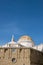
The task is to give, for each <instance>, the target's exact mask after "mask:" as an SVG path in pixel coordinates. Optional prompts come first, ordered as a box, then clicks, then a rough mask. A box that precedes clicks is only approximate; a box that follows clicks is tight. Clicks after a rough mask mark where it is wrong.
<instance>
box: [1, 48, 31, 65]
mask: <svg viewBox="0 0 43 65" xmlns="http://www.w3.org/2000/svg"><path fill="white" fill-rule="evenodd" d="M0 65H30V49H28V48H27V49H26V48H0Z"/></svg>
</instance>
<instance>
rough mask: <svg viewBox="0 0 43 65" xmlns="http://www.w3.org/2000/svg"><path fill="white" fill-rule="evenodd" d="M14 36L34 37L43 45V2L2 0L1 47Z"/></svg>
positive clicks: (0, 10)
mask: <svg viewBox="0 0 43 65" xmlns="http://www.w3.org/2000/svg"><path fill="white" fill-rule="evenodd" d="M12 35H14V38H15V40H16V41H17V40H18V39H19V37H20V36H22V35H28V36H30V37H32V39H33V40H34V42H35V44H39V43H43V0H0V45H2V44H5V43H6V42H9V41H10V39H11V36H12Z"/></svg>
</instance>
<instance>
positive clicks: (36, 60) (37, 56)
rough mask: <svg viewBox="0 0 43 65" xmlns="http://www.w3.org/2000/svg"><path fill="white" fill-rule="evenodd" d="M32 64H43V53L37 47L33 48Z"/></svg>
mask: <svg viewBox="0 0 43 65" xmlns="http://www.w3.org/2000/svg"><path fill="white" fill-rule="evenodd" d="M30 65H43V53H42V52H40V51H37V50H35V49H31V51H30Z"/></svg>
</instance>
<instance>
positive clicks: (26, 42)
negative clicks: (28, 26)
mask: <svg viewBox="0 0 43 65" xmlns="http://www.w3.org/2000/svg"><path fill="white" fill-rule="evenodd" d="M18 43H19V44H21V45H23V46H26V47H32V46H34V42H33V40H32V38H31V37H30V36H27V35H25V36H21V37H20V39H19V40H18Z"/></svg>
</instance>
